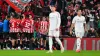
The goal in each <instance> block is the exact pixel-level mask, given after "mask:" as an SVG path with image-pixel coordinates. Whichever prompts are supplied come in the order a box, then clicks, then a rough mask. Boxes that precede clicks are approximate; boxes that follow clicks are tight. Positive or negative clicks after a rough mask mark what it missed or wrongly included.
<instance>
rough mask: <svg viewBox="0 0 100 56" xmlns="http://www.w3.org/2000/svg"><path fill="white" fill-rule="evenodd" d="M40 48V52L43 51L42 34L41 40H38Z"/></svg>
mask: <svg viewBox="0 0 100 56" xmlns="http://www.w3.org/2000/svg"><path fill="white" fill-rule="evenodd" d="M40 48H41V50H43V34H41V38H40Z"/></svg>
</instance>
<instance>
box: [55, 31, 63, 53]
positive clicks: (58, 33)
mask: <svg viewBox="0 0 100 56" xmlns="http://www.w3.org/2000/svg"><path fill="white" fill-rule="evenodd" d="M59 35H60V32H59V31H54V37H55V40H56V41H57V42H58V44H59V45H60V48H61V53H63V52H64V47H63V45H62V42H61V40H60V39H59Z"/></svg>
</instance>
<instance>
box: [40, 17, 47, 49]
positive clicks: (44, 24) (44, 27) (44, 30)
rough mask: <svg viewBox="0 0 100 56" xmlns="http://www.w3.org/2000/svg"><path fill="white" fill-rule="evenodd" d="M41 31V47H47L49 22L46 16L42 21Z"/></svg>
mask: <svg viewBox="0 0 100 56" xmlns="http://www.w3.org/2000/svg"><path fill="white" fill-rule="evenodd" d="M39 32H40V34H41V48H44V49H45V47H46V35H47V32H48V22H47V21H46V18H45V17H43V18H42V21H41V22H40V31H39ZM43 43H44V44H43Z"/></svg>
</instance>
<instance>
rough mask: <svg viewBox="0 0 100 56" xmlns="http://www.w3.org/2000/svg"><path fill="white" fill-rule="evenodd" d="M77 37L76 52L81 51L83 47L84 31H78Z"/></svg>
mask: <svg viewBox="0 0 100 56" xmlns="http://www.w3.org/2000/svg"><path fill="white" fill-rule="evenodd" d="M75 34H76V37H77V48H76V52H80V49H81V39H82V37H83V36H84V32H76V33H75Z"/></svg>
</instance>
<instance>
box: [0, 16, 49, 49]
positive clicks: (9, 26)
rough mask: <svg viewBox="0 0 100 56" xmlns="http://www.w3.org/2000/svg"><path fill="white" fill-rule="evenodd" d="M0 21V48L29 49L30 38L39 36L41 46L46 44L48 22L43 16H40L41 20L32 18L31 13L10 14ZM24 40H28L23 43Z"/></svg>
mask: <svg viewBox="0 0 100 56" xmlns="http://www.w3.org/2000/svg"><path fill="white" fill-rule="evenodd" d="M39 20H40V21H39ZM1 22H2V23H0V25H1V26H2V27H1V29H2V30H1V33H0V38H1V39H0V40H2V41H1V49H3V48H4V49H5V48H8V49H10V48H12V49H15V48H19V49H21V48H28V49H29V44H30V40H32V41H35V40H34V38H35V37H41V38H40V45H41V48H44V46H46V35H47V33H48V25H49V23H48V21H47V18H46V17H45V16H44V17H42V20H41V19H40V18H37V19H36V20H34V19H33V17H32V15H31V14H30V15H24V14H22V15H21V16H13V15H11V16H6V19H5V20H4V21H1ZM37 35H39V36H37ZM33 37H34V38H33ZM43 40H44V41H43ZM26 42H28V44H25V43H26ZM43 43H44V44H43Z"/></svg>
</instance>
